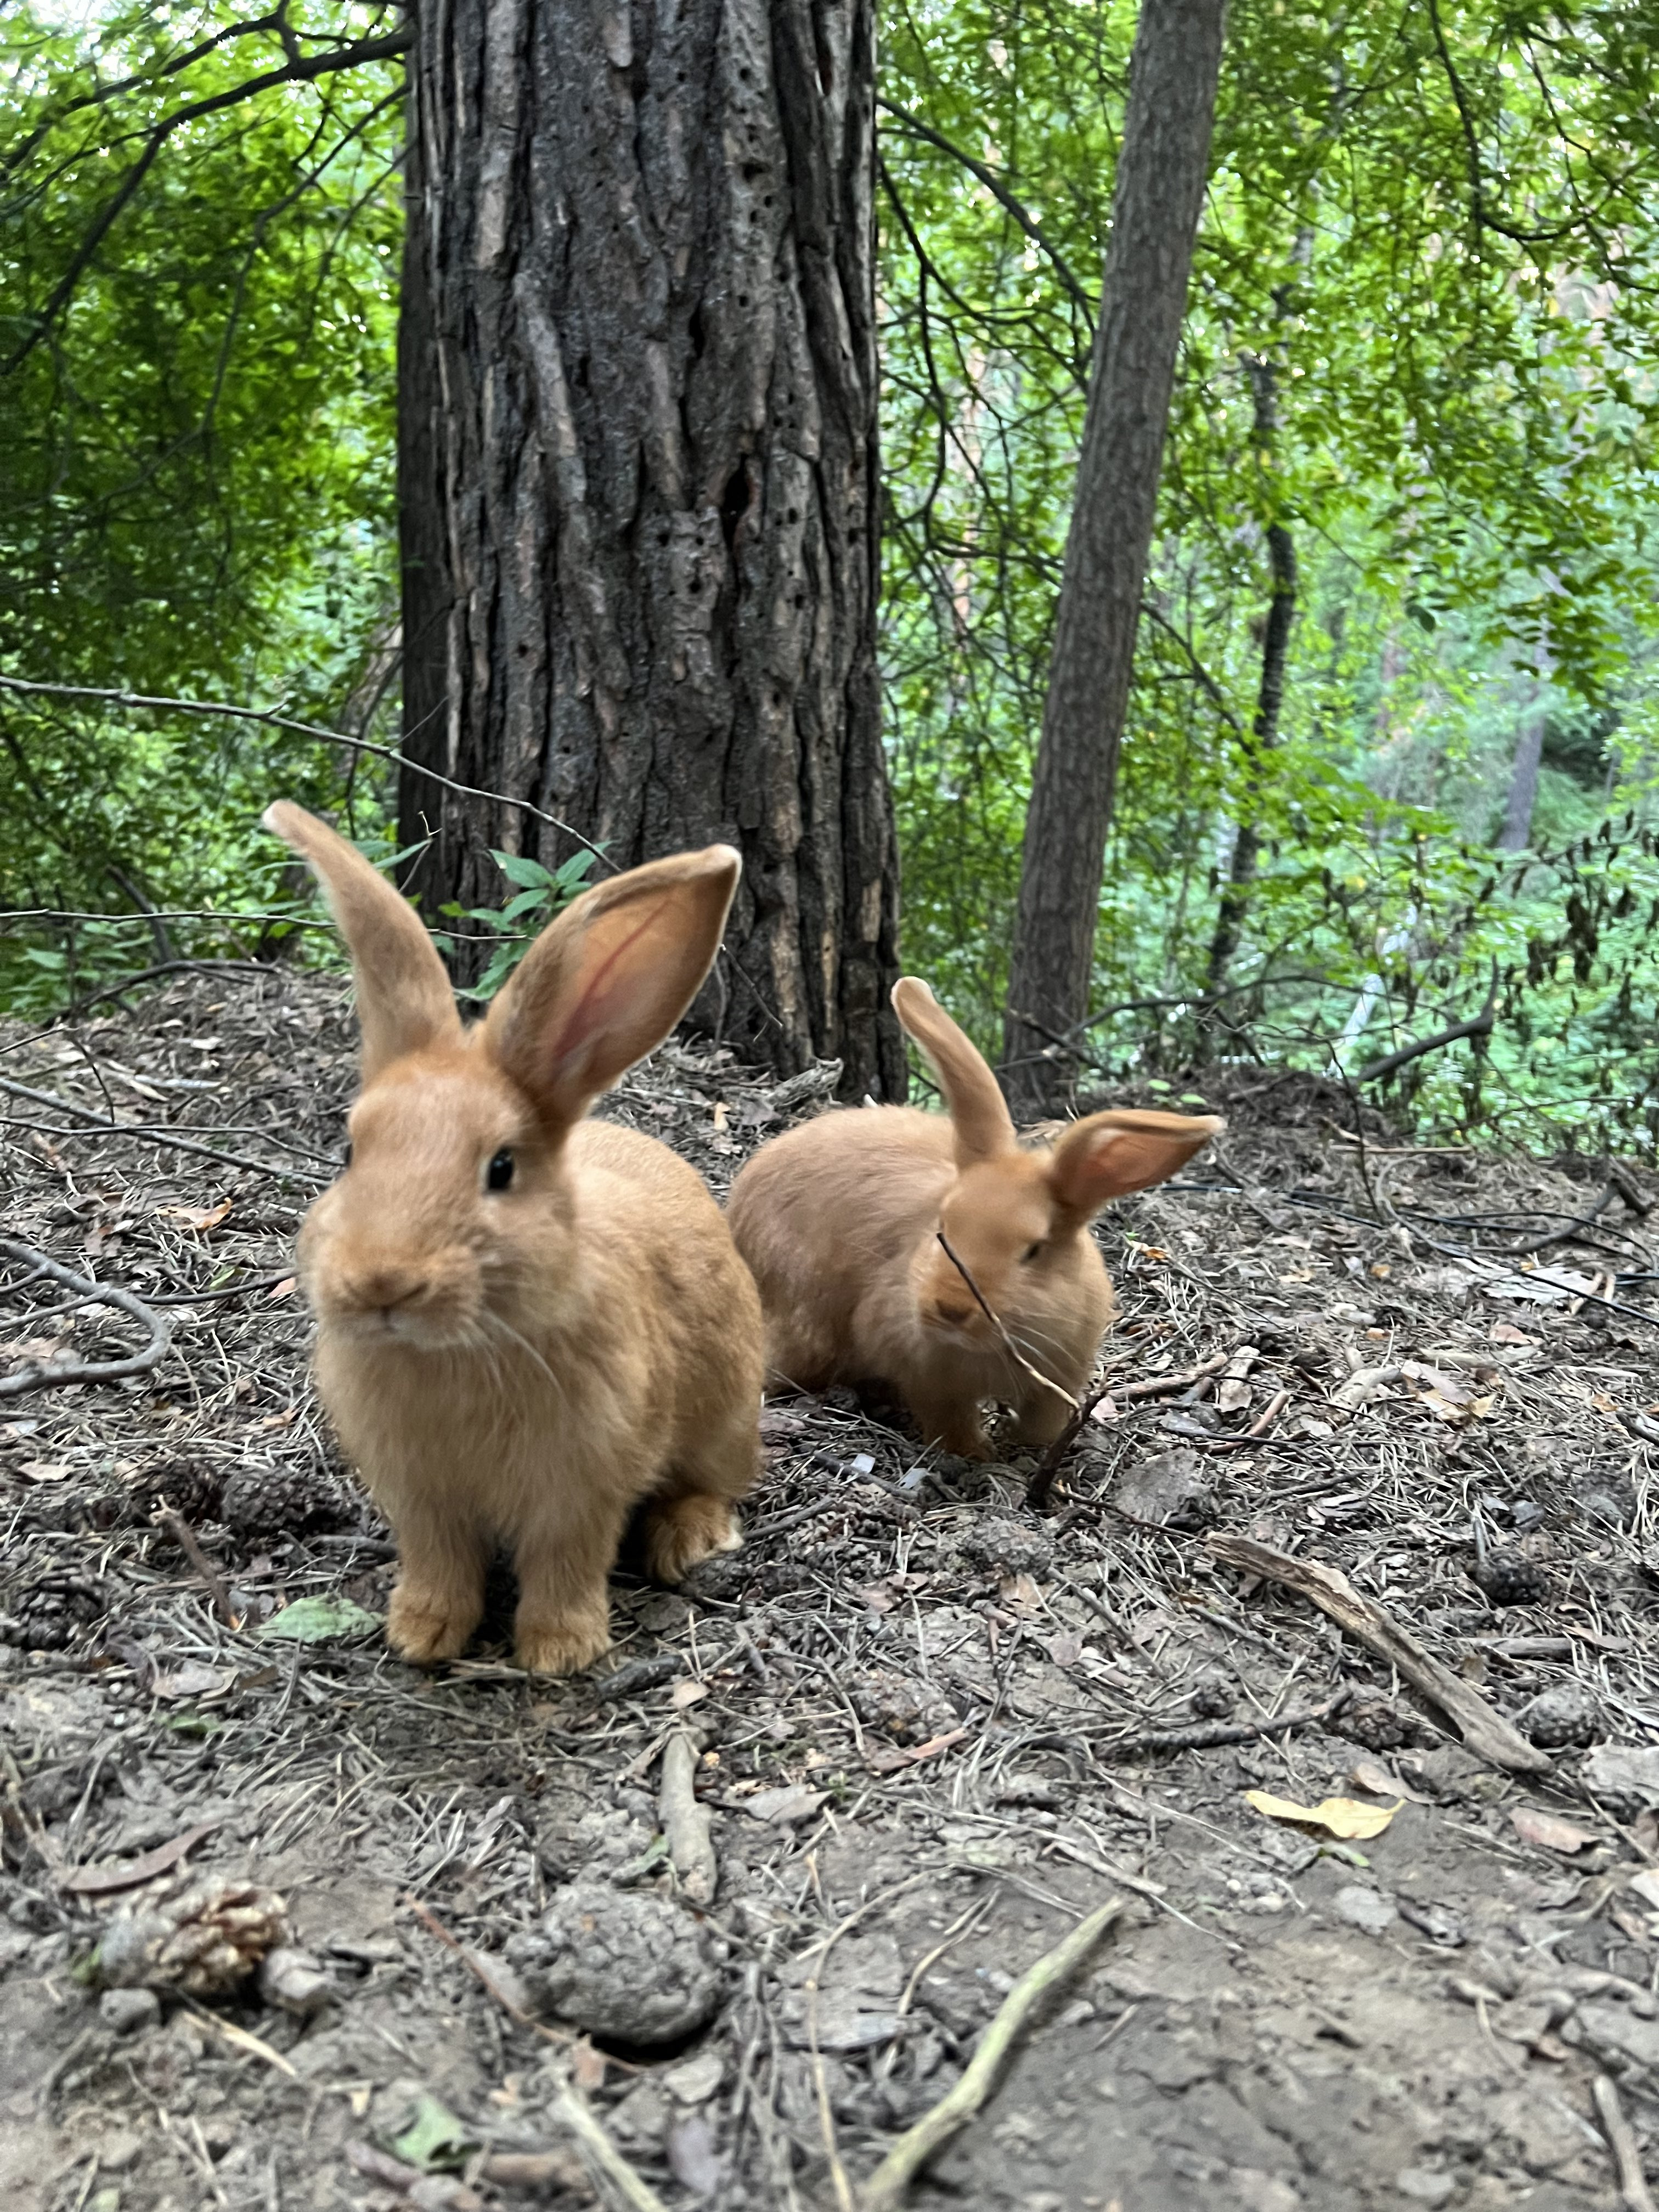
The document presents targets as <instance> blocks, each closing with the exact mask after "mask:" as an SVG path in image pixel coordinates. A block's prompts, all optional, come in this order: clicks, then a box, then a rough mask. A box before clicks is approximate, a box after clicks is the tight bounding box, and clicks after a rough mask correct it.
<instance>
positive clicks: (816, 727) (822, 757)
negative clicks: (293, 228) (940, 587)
mask: <svg viewBox="0 0 1659 2212" xmlns="http://www.w3.org/2000/svg"><path fill="white" fill-rule="evenodd" d="M415 13H416V46H415V51H414V53H413V54H412V56H411V59H410V167H409V176H408V185H409V193H410V222H409V231H408V245H407V247H406V252H405V267H404V306H403V320H402V329H401V368H400V377H401V406H402V422H401V426H400V427H401V447H402V454H401V464H400V465H401V471H402V473H401V483H400V495H401V504H402V515H403V558H404V635H405V638H406V641H407V646H406V652H407V660H406V669H405V682H404V750H405V752H406V754H407V755H408V757H410V759H411V760H412V761H416V762H419V763H423V764H425V765H427V766H428V767H430V768H434V769H439V770H440V771H441V773H443V774H444V775H447V776H449V777H451V778H452V779H453V780H454V781H459V782H461V783H465V784H471V785H476V786H479V787H483V788H484V789H486V790H489V791H492V792H500V793H509V794H511V795H512V796H513V797H515V798H520V799H528V800H530V801H532V803H533V804H534V805H536V806H537V807H538V808H540V809H542V810H543V811H544V812H545V813H547V814H550V815H552V816H555V817H558V818H559V820H560V821H561V822H562V823H567V824H568V825H570V827H571V828H572V829H574V830H575V831H577V832H579V833H580V836H581V837H582V838H586V839H591V840H592V841H594V842H598V843H601V844H603V845H604V847H605V855H606V860H607V861H608V862H610V863H613V864H615V865H616V866H621V867H627V866H633V865H635V863H636V862H638V861H641V860H647V859H650V858H653V857H654V856H655V855H657V854H662V853H665V852H670V851H673V850H675V849H677V848H682V847H686V846H697V845H703V844H706V843H708V842H709V841H710V840H712V839H715V838H720V839H725V840H726V841H729V842H732V843H733V844H736V845H737V846H738V848H740V850H741V851H742V853H743V856H744V879H743V884H742V887H741V889H740V890H739V893H738V903H737V905H736V906H735V907H734V908H733V912H732V922H731V925H730V927H729V929H728V932H727V937H726V952H725V954H724V955H723V957H722V958H721V960H720V963H718V964H717V967H716V969H715V972H714V976H713V977H712V978H711V980H710V983H709V985H708V987H706V989H705V991H704V993H703V994H702V998H701V999H700V1000H699V1001H698V1004H697V1006H696V1008H695V1009H694V1018H695V1019H696V1021H697V1022H698V1024H700V1025H701V1026H702V1027H703V1028H705V1029H707V1030H714V1031H717V1032H718V1034H719V1035H720V1036H722V1037H723V1038H724V1040H725V1041H726V1042H729V1043H731V1044H732V1045H733V1046H734V1047H735V1048H737V1049H738V1051H739V1052H741V1053H743V1054H745V1055H746V1056H749V1057H751V1058H754V1059H756V1060H760V1061H762V1062H763V1063H766V1064H769V1065H770V1066H772V1067H774V1068H775V1069H776V1070H778V1071H779V1072H780V1073H794V1072H796V1071H797V1070H799V1068H801V1067H802V1066H805V1065H806V1064H807V1062H808V1061H809V1060H811V1058H812V1057H813V1056H815V1055H817V1056H834V1057H837V1058H840V1059H841V1060H843V1062H844V1063H845V1076H844V1079H843V1080H844V1089H845V1091H847V1092H848V1093H849V1094H851V1095H859V1094H861V1093H862V1092H864V1091H871V1092H873V1093H874V1094H875V1095H876V1096H878V1097H881V1096H899V1095H902V1090H903V1086H904V1081H905V1074H904V1056H903V1051H902V1039H901V1037H900V1034H899V1031H898V1029H897V1025H896V1021H895V1019H894V1018H893V1016H892V1014H891V1012H890V1009H889V1007H888V1005H887V992H888V988H889V987H890V983H891V981H892V980H893V977H894V975H896V972H897V971H896V911H897V878H896V858H895V845H894V836H893V825H892V810H891V801H890V794H889V790H888V785H887V779H886V772H885V767H884V761H883V757H882V752H881V744H880V731H879V693H878V683H877V673H876V661H875V616H876V587H877V560H878V546H877V499H878V476H877V442H876V404H877V377H876V359H875V340H874V319H873V311H874V282H873V269H874V252H873V249H874V232H873V222H872V190H871V187H872V170H873V128H872V125H873V106H874V84H873V71H874V53H873V12H872V0H817V4H816V5H814V4H809V0H673V4H670V5H667V6H663V7H657V8H652V7H647V5H645V4H644V0H636V4H635V5H634V6H632V7H631V8H630V7H629V0H610V3H609V4H607V0H537V4H534V5H532V4H530V0H417V4H416V11H415ZM399 827H400V834H401V836H402V839H403V842H404V843H406V844H410V843H414V842H416V841H417V840H418V839H420V838H422V837H427V836H430V837H431V838H432V840H433V842H432V843H431V844H430V846H429V847H428V850H427V852H426V854H425V855H424V856H423V858H422V860H420V862H419V863H418V864H417V865H416V868H415V871H414V875H413V879H412V881H411V884H410V888H411V889H413V890H419V891H420V892H421V893H422V898H423V903H424V904H425V905H426V907H427V908H428V911H431V910H433V909H435V908H436V907H437V906H439V905H440V904H441V903H442V902H445V901H447V900H452V899H453V900H459V902H460V903H461V904H462V905H463V906H496V905H499V904H501V902H502V900H503V897H504V895H505V894H504V890H503V886H502V884H501V878H500V875H499V873H498V872H497V871H496V869H495V865H494V863H493V862H492V861H491V860H490V859H489V849H488V848H489V847H491V846H495V847H499V848H503V849H506V850H509V851H521V852H526V853H528V854H532V856H533V857H535V858H537V859H538V860H543V861H544V862H546V863H548V864H549V865H553V864H556V862H557V861H558V860H562V859H563V858H564V857H566V856H567V855H568V854H569V853H570V852H572V851H574V849H576V841H575V840H574V839H573V838H572V837H570V836H568V835H565V834H563V833H562V832H561V831H556V830H554V829H550V827H549V826H548V825H547V823H544V822H540V821H538V819H537V818H536V817H535V816H534V815H532V814H526V812H524V811H522V810H521V809H515V808H513V807H508V806H503V805H498V804H496V803H494V802H492V801H489V800H480V799H456V798H454V797H453V796H451V795H449V794H447V793H443V792H441V790H440V789H439V787H436V786H435V785H434V784H433V783H432V782H431V781H430V780H429V779H428V778H424V777H422V776H420V775H416V774H407V773H406V774H405V775H404V780H403V788H402V793H401V807H400V823H399ZM462 957H463V960H465V953H464V954H463V956H462Z"/></svg>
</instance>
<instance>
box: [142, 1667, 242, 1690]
mask: <svg viewBox="0 0 1659 2212" xmlns="http://www.w3.org/2000/svg"><path fill="white" fill-rule="evenodd" d="M233 1680H234V1675H233V1674H232V1671H231V1669H230V1668H228V1667H204V1666H202V1665H200V1664H199V1663H198V1662H197V1661H195V1660H193V1659H187V1660H186V1661H185V1663H184V1665H183V1666H182V1667H179V1668H176V1669H175V1670H174V1672H173V1673H172V1674H158V1675H157V1676H156V1678H155V1682H154V1683H153V1684H152V1685H151V1687H152V1689H153V1690H154V1692H155V1695H156V1696H157V1697H158V1698H211V1697H213V1696H215V1695H216V1693H217V1692H219V1691H221V1690H224V1689H228V1687H229V1686H230V1684H231V1682H232V1681H233Z"/></svg>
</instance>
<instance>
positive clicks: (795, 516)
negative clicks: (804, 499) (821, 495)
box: [784, 507, 800, 522]
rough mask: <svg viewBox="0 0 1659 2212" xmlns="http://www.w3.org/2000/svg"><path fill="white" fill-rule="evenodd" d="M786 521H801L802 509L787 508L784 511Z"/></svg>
mask: <svg viewBox="0 0 1659 2212" xmlns="http://www.w3.org/2000/svg"><path fill="white" fill-rule="evenodd" d="M784 520H785V521H786V522H799V520H800V509H799V507H786V508H785V509H784Z"/></svg>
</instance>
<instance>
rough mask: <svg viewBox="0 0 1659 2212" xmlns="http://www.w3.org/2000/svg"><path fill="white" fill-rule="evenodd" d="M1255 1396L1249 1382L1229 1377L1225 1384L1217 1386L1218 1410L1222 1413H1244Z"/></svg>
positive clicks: (1216, 1399) (1216, 1400)
mask: <svg viewBox="0 0 1659 2212" xmlns="http://www.w3.org/2000/svg"><path fill="white" fill-rule="evenodd" d="M1254 1396H1255V1392H1254V1391H1253V1390H1252V1389H1250V1386H1249V1383H1245V1382H1242V1381H1238V1380H1236V1379H1235V1378H1234V1377H1233V1376H1228V1378H1227V1379H1226V1381H1225V1382H1224V1383H1218V1384H1217V1386H1216V1394H1215V1402H1216V1410H1217V1412H1218V1413H1243V1410H1244V1408H1245V1407H1246V1406H1248V1405H1249V1402H1250V1401H1251V1399H1252V1398H1253V1397H1254Z"/></svg>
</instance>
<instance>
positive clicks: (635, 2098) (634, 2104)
mask: <svg viewBox="0 0 1659 2212" xmlns="http://www.w3.org/2000/svg"><path fill="white" fill-rule="evenodd" d="M605 2125H606V2126H607V2127H608V2128H609V2129H610V2130H611V2134H612V2135H614V2136H616V2138H617V2142H619V2143H622V2144H623V2145H625V2146H626V2148H628V2149H629V2150H636V2151H644V2150H649V2151H654V2150H656V2149H658V2148H659V2146H660V2144H661V2142H662V2139H663V2136H664V2135H665V2132H666V2130H667V2127H668V2106H667V2105H666V2103H665V2100H664V2098H663V2093H662V2092H661V2090H660V2089H659V2087H657V2085H656V2083H655V2082H654V2081H636V2082H635V2084H634V2086H633V2087H632V2088H631V2089H630V2090H629V2092H628V2093H627V2095H626V2096H625V2097H619V2098H618V2099H617V2102H616V2103H615V2104H614V2105H612V2106H611V2109H610V2111H609V2112H607V2113H606V2114H605Z"/></svg>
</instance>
